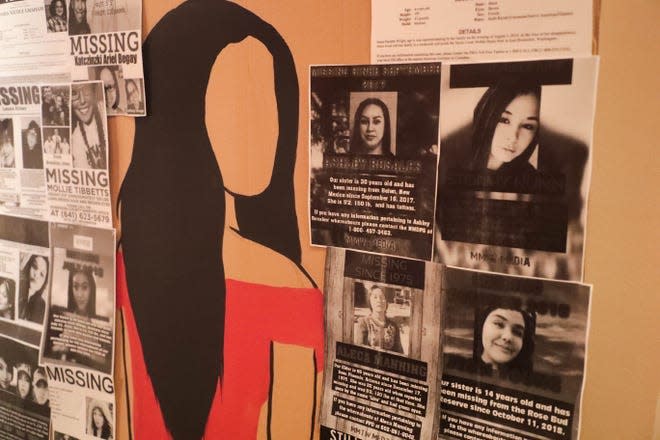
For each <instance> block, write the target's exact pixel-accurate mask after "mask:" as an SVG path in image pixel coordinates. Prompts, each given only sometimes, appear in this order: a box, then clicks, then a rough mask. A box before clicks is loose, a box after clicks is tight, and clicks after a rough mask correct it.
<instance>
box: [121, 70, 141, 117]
mask: <svg viewBox="0 0 660 440" xmlns="http://www.w3.org/2000/svg"><path fill="white" fill-rule="evenodd" d="M124 86H125V88H126V97H127V101H128V105H127V106H126V109H127V111H128V112H129V113H142V112H143V111H144V99H143V98H142V95H143V93H142V90H143V87H142V80H141V79H139V78H135V79H133V78H127V79H126V80H125V81H124Z"/></svg>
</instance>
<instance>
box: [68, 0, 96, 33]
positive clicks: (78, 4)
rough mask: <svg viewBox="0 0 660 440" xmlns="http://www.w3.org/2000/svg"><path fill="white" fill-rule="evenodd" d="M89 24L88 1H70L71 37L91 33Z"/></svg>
mask: <svg viewBox="0 0 660 440" xmlns="http://www.w3.org/2000/svg"><path fill="white" fill-rule="evenodd" d="M91 32H92V31H91V29H90V27H89V23H88V22H87V0H70V1H69V35H83V34H89V33H91Z"/></svg>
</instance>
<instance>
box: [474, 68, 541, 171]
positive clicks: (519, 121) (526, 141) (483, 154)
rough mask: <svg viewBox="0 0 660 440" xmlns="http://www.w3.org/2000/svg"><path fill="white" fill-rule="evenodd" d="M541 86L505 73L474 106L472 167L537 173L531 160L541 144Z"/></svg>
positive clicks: (479, 169) (478, 169)
mask: <svg viewBox="0 0 660 440" xmlns="http://www.w3.org/2000/svg"><path fill="white" fill-rule="evenodd" d="M540 104H541V86H540V85H538V84H534V83H530V82H527V81H523V80H520V79H518V78H515V77H505V78H503V79H501V80H500V81H498V82H497V84H495V85H493V86H491V87H489V88H488V90H486V92H485V93H484V94H483V96H482V97H481V99H480V100H479V102H478V103H477V105H476V107H475V109H474V119H473V124H472V129H473V134H472V145H471V148H472V151H471V161H470V163H469V164H468V168H470V169H471V170H473V171H488V172H494V173H506V174H525V173H534V172H536V169H535V168H534V167H533V166H532V165H531V164H530V163H529V159H530V157H531V156H532V154H533V153H534V150H535V149H536V147H537V144H538V133H539V125H540V115H539V110H540Z"/></svg>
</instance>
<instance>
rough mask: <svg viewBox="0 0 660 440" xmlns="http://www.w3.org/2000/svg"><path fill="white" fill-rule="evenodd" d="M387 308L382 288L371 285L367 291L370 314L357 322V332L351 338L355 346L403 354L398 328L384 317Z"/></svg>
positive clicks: (387, 304)
mask: <svg viewBox="0 0 660 440" xmlns="http://www.w3.org/2000/svg"><path fill="white" fill-rule="evenodd" d="M388 306H389V302H388V301H387V297H386V296H385V291H384V290H383V288H382V287H381V286H379V285H373V286H372V287H371V289H369V310H371V313H369V315H368V316H364V317H361V318H359V319H358V321H357V330H356V332H355V335H354V337H353V339H354V342H355V343H356V344H359V345H366V346H368V347H373V348H380V349H383V350H388V351H395V352H397V353H403V346H402V345H401V334H400V332H399V326H398V325H397V323H396V322H394V321H392V320H391V319H389V318H388V317H387V316H386V314H387V308H388Z"/></svg>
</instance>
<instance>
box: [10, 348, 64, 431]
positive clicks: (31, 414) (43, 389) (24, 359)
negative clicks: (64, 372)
mask: <svg viewBox="0 0 660 440" xmlns="http://www.w3.org/2000/svg"><path fill="white" fill-rule="evenodd" d="M38 358H39V350H38V348H36V347H33V346H30V345H27V344H24V343H21V342H19V341H16V340H14V339H11V338H7V337H5V336H2V335H0V438H3V439H33V440H47V439H48V433H49V430H50V413H51V411H50V399H49V390H48V380H47V379H46V373H45V369H44V368H43V367H40V366H39V364H38V363H37V360H38Z"/></svg>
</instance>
